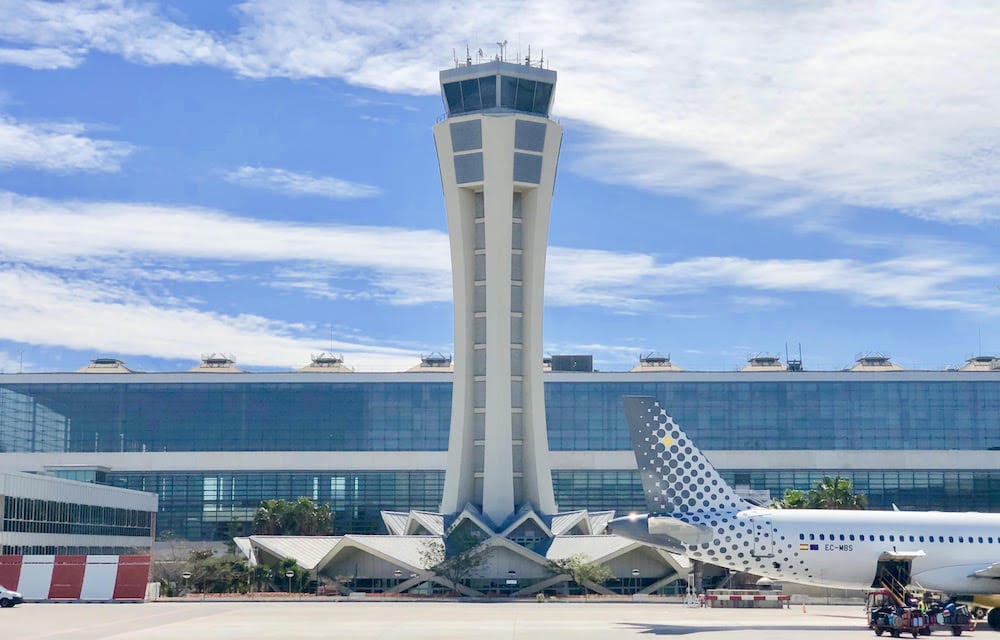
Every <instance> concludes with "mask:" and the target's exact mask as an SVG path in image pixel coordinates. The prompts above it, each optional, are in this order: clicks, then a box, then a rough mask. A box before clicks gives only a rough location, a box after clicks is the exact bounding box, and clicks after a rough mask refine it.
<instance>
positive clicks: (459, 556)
mask: <svg viewBox="0 0 1000 640" xmlns="http://www.w3.org/2000/svg"><path fill="white" fill-rule="evenodd" d="M492 555H493V548H492V547H488V546H486V545H485V544H483V540H482V537H480V536H476V535H473V534H470V533H469V532H467V531H466V530H464V529H456V530H454V531H452V533H451V534H450V535H449V536H448V537H447V538H446V539H445V541H444V542H443V543H442V542H441V541H438V540H429V541H427V542H425V543H424V545H423V547H422V548H421V550H420V561H421V563H422V564H423V565H424V566H425V567H426V568H428V569H430V570H431V571H433V572H434V574H435V575H437V576H440V577H441V578H444V579H445V580H446V581H448V582H450V583H451V585H452V588H453V589H455V591H456V592H457V591H458V587H459V585H464V586H468V585H467V582H468V581H469V579H471V578H473V577H475V576H476V575H478V574H479V572H480V571H481V570H482V569H483V568H484V567H485V566H486V565H487V564H488V563H489V561H490V557H491V556H492Z"/></svg>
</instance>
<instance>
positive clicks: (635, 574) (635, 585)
mask: <svg viewBox="0 0 1000 640" xmlns="http://www.w3.org/2000/svg"><path fill="white" fill-rule="evenodd" d="M636 593H639V570H638V569H632V594H633V595H635V594H636Z"/></svg>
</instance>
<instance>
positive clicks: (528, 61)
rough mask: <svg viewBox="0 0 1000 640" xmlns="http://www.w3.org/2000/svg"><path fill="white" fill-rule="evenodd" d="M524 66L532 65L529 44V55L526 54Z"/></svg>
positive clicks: (529, 46)
mask: <svg viewBox="0 0 1000 640" xmlns="http://www.w3.org/2000/svg"><path fill="white" fill-rule="evenodd" d="M524 66H526V67H530V66H531V45H530V44H529V45H528V55H526V56H524Z"/></svg>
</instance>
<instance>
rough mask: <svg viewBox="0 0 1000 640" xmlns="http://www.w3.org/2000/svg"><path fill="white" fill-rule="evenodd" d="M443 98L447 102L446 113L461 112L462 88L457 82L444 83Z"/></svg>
mask: <svg viewBox="0 0 1000 640" xmlns="http://www.w3.org/2000/svg"><path fill="white" fill-rule="evenodd" d="M444 98H445V100H446V101H447V102H448V113H462V111H463V109H462V89H461V87H459V86H458V83H457V82H449V83H448V84H446V85H444Z"/></svg>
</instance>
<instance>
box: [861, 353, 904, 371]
mask: <svg viewBox="0 0 1000 640" xmlns="http://www.w3.org/2000/svg"><path fill="white" fill-rule="evenodd" d="M854 362H855V364H854V366H853V367H851V371H902V370H903V367H901V366H899V365H898V364H896V363H895V362H893V361H892V360H891V359H890V358H889V355H888V354H885V353H880V352H877V351H876V352H872V353H859V354H857V355H856V356H854Z"/></svg>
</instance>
